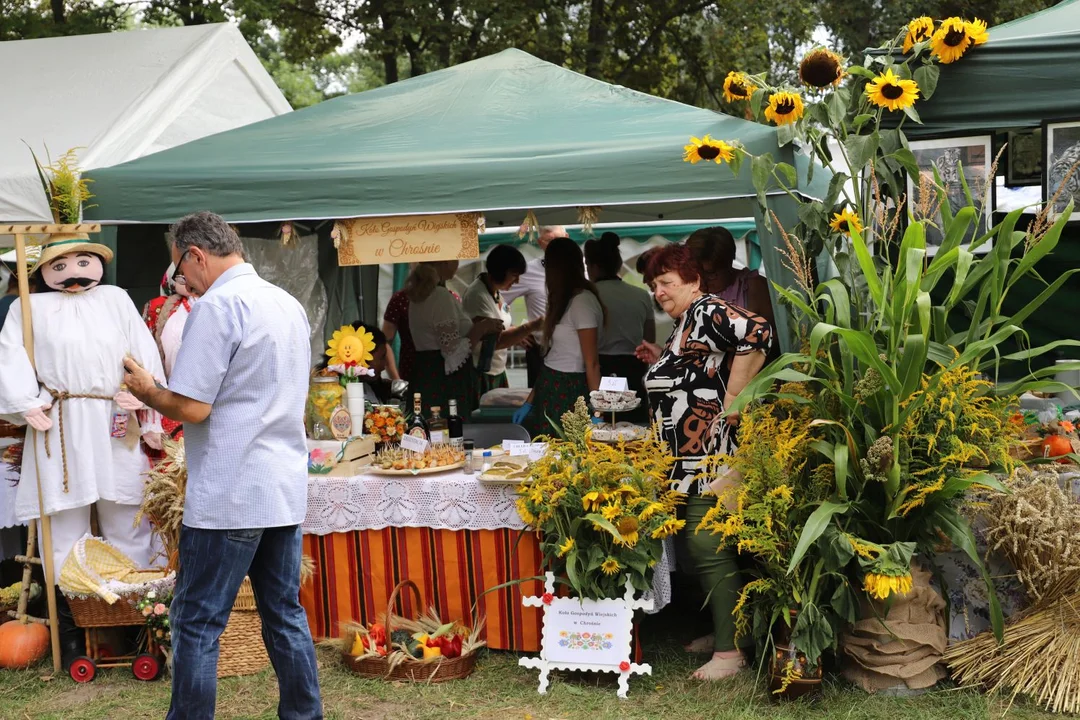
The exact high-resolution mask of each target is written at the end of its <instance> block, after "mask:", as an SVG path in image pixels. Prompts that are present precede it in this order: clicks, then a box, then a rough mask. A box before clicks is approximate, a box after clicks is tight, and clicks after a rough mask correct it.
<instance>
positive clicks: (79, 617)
mask: <svg viewBox="0 0 1080 720" xmlns="http://www.w3.org/2000/svg"><path fill="white" fill-rule="evenodd" d="M139 572H142V571H139ZM145 572H146V573H147V574H148V575H153V576H154V579H158V578H160V576H161V572H160V571H158V570H146V571H145ZM133 584H134V583H133ZM64 597H65V598H67V601H68V605H69V606H70V607H71V616H72V617H73V618H74V620H75V625H76V626H78V627H81V628H92V627H121V626H124V625H145V624H146V618H144V617H143V616H142V613H140V612H139V611H138V610H136V609H135V603H137V602H139V600H140V599H141V595H140V594H139V593H130V594H128V595H121V596H120V598H119V599H118V600H117V601H116V602H114V603H113V604H112V605H110V604H109V603H107V602H105V601H104V600H102V599H101V598H99V597H97V596H96V595H92V596H90V597H79V596H75V595H68V594H67V593H64Z"/></svg>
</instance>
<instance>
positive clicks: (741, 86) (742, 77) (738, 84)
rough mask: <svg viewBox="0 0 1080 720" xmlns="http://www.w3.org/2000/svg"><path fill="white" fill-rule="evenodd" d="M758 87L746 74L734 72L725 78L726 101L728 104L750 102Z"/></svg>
mask: <svg viewBox="0 0 1080 720" xmlns="http://www.w3.org/2000/svg"><path fill="white" fill-rule="evenodd" d="M755 90H757V87H755V86H754V84H753V83H752V82H750V78H748V77H747V76H746V74H745V73H741V72H737V71H735V70H732V71H731V72H729V73H728V74H727V77H726V78H724V99H725V100H727V101H728V102H735V101H736V100H749V99H750V96H751V95H753V94H754V91H755Z"/></svg>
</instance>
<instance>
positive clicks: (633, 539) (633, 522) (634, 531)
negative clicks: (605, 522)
mask: <svg viewBox="0 0 1080 720" xmlns="http://www.w3.org/2000/svg"><path fill="white" fill-rule="evenodd" d="M615 528H616V529H617V530H618V531H619V534H620V535H622V540H621V541H619V540H616V541H615V542H616V543H617V544H619V545H626V546H627V547H633V546H634V545H636V544H637V541H638V520H637V518H636V517H632V516H630V515H624V516H623V517H621V518H619V520H618V522H616V523H615Z"/></svg>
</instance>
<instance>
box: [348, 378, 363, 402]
mask: <svg viewBox="0 0 1080 720" xmlns="http://www.w3.org/2000/svg"><path fill="white" fill-rule="evenodd" d="M345 397H347V398H349V400H354V399H360V400H363V399H364V383H359V382H351V383H347V384H346V385H345Z"/></svg>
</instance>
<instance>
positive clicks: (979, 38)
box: [967, 18, 990, 45]
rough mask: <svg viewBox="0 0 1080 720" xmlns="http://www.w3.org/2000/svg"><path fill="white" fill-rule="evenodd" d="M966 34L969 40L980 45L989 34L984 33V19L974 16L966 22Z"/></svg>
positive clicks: (987, 38)
mask: <svg viewBox="0 0 1080 720" xmlns="http://www.w3.org/2000/svg"><path fill="white" fill-rule="evenodd" d="M967 30H968V35H970V36H971V41H972V42H973V43H974V44H975V45H982V44H983V43H985V42H986V41H987V40H989V39H990V36H989V35H987V34H986V21H985V20H980V19H979V18H975V19H974V20H972V21H971V22H969V23H968V24H967Z"/></svg>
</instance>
